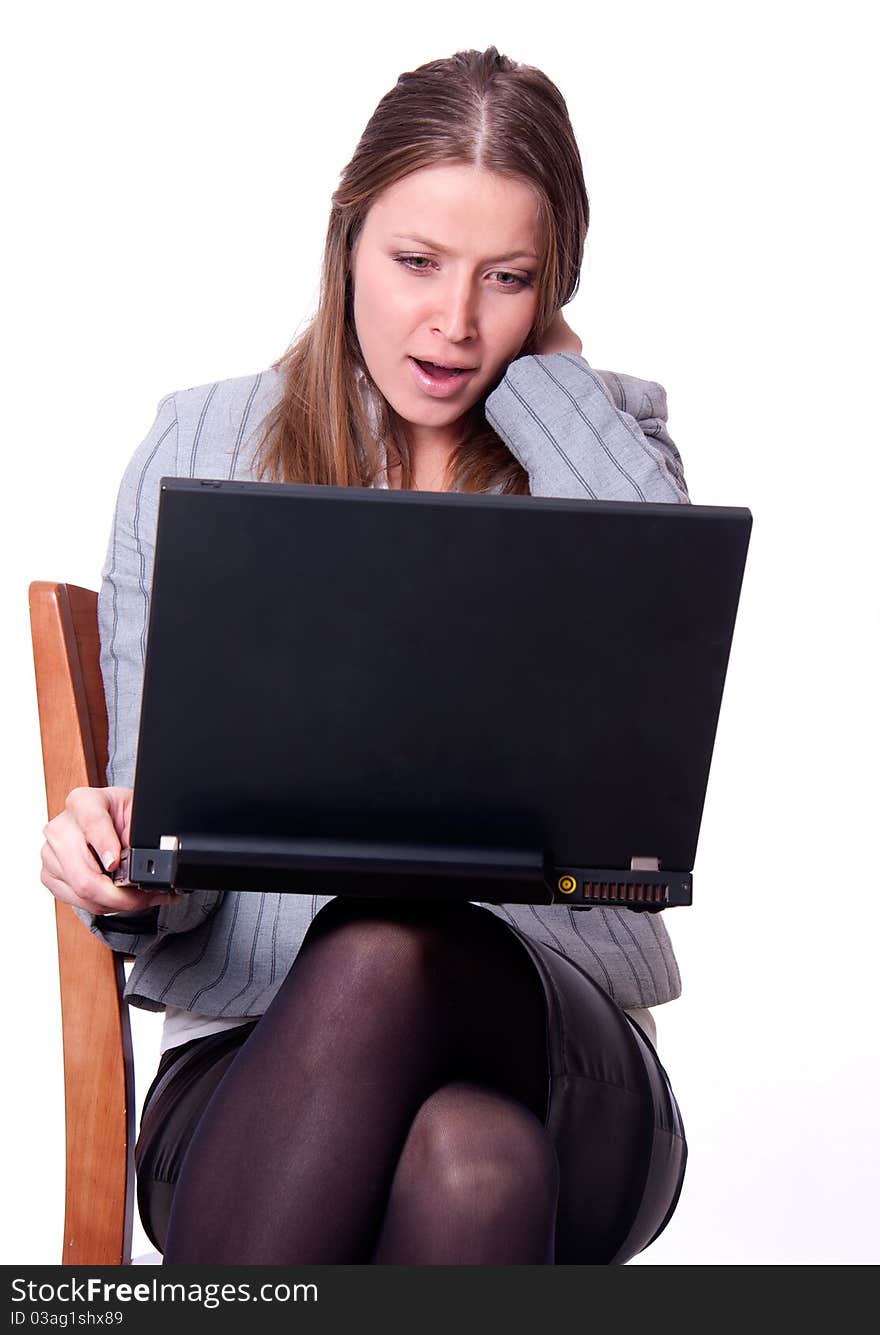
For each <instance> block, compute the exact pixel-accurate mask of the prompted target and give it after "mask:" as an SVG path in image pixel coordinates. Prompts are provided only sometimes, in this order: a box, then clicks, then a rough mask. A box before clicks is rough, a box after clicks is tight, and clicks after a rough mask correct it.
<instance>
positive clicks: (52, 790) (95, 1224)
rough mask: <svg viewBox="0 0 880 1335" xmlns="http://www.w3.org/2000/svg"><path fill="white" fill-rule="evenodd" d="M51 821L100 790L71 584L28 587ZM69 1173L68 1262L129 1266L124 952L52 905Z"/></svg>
mask: <svg viewBox="0 0 880 1335" xmlns="http://www.w3.org/2000/svg"><path fill="white" fill-rule="evenodd" d="M29 601H30V613H31V637H32V640H33V648H34V668H35V671H36V677H37V702H38V706H39V715H40V735H41V739H42V746H43V770H44V775H45V780H46V805H47V808H48V813H49V818H50V819H51V818H52V817H53V816H56V815H57V814H58V813H59V812H60V811H62V810H63V808H64V800H65V798H66V796H67V794H68V792H69V791H70V789H71V788H78V787H81V786H83V785H87V786H90V787H94V786H99V787H100V786H101V785H103V784H104V782H105V771H106V768H107V715H106V710H105V706H104V688H103V683H102V680H101V672H100V666H99V659H98V623H97V604H98V596H97V594H96V593H94V592H92V591H91V590H89V589H80V588H77V587H76V586H75V585H72V584H50V583H34V584H31V586H30V589H29ZM55 919H56V927H57V933H58V970H59V977H60V982H61V1028H62V1037H63V1043H64V1109H65V1126H66V1137H65V1138H66V1158H67V1180H66V1190H65V1207H64V1246H63V1250H62V1255H61V1261H62V1263H63V1264H65V1265H127V1264H128V1263H129V1261H130V1259H131V1226H132V1204H133V1189H134V1164H133V1146H134V1062H133V1057H132V1047H131V1029H130V1026H129V1018H128V1008H127V1006H126V1005H125V1004H124V1003H123V1001H122V989H123V985H124V981H125V978H124V972H123V964H124V962H125V958H126V957H125V956H124V955H121V954H117V953H116V952H114V951H111V950H108V949H107V947H106V946H105V945H103V944H102V943H101V942H100V941H98V940H97V939H96V938H95V937H94V936H92V935H91V933H90V932H89V931H88V930H87V929H86V927H85V926H84V925H83V923H81V922H80V920H79V919H78V918H77V916H76V914H75V913H74V911H73V909H72V908H70V907H69V905H67V904H60V903H56V905H55Z"/></svg>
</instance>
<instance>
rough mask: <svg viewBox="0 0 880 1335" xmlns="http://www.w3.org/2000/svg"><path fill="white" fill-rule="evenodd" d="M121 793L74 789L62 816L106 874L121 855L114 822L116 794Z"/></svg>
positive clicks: (118, 837)
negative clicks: (84, 842)
mask: <svg viewBox="0 0 880 1335" xmlns="http://www.w3.org/2000/svg"><path fill="white" fill-rule="evenodd" d="M121 791H124V790H118V789H116V790H114V789H107V788H74V789H72V791H71V792H69V793H68V794H67V799H66V801H65V803H64V810H65V812H66V813H67V814H68V815H69V816H70V817H71V818H72V819H73V821H74V823H75V825H76V826H77V827H78V829H79V830H80V831H81V832H82V834H83V835H84V836H85V840H86V842H87V843H89V844H91V845H92V847H93V848H94V850H95V853H96V854H97V856H98V859H99V860H100V863H101V865H102V867H103V868H104V869H105V870H106V871H109V870H110V869H111V868H112V867H115V866H116V865H117V863H118V862H119V856H120V853H121V852H122V843H121V839H120V833H121V831H119V830H118V829H117V820H119V821H121V813H118V812H117V810H116V808H117V800H116V794H117V793H118V792H121Z"/></svg>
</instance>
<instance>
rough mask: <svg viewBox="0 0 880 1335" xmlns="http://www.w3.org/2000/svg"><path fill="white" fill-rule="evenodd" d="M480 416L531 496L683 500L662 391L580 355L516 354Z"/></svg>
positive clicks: (678, 463)
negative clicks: (523, 475) (518, 468)
mask: <svg viewBox="0 0 880 1335" xmlns="http://www.w3.org/2000/svg"><path fill="white" fill-rule="evenodd" d="M486 420H487V421H488V422H489V424H490V426H492V427H493V428H494V429H495V431H497V432H498V434H499V435H500V436H501V438H502V439H503V440H504V441H505V443H506V444H507V446H508V448H509V449H510V451H511V452H512V454H513V455H514V456H515V457H516V459H517V460H518V461H519V462H520V463H521V464H522V466H523V468H525V470H526V472H527V473H528V475H529V481H530V489H531V493H532V495H533V496H562V497H579V496H582V497H589V498H591V499H592V500H606V501H660V502H670V503H673V504H676V503H677V504H686V503H687V501H688V492H687V486H686V484H685V479H684V472H683V470H682V464H681V458H680V456H679V453H678V450H677V449H676V448H675V445H674V444H673V443H672V439H671V437H670V436H669V433H668V431H667V429H666V392H665V390H664V389H663V387H662V385H658V384H655V383H654V382H653V381H646V380H638V379H636V378H635V377H634V376H625V375H618V374H616V373H614V372H611V371H594V370H593V368H592V367H591V366H590V365H589V363H588V362H586V361H585V360H584V359H583V357H577V356H575V355H574V353H569V352H554V353H547V354H542V355H536V356H529V357H520V358H518V359H517V360H516V361H514V362H511V364H510V366H509V367H508V368H507V372H506V374H505V376H504V379H503V380H502V381H501V383H500V384H499V385H498V386H497V388H496V389H495V390H493V392H492V393H491V394H490V395H489V397H488V399H487V400H486Z"/></svg>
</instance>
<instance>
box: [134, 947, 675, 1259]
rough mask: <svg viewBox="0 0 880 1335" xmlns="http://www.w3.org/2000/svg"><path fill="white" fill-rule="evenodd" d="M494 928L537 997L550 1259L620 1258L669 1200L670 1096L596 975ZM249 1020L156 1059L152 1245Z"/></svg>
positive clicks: (647, 1050) (144, 1137)
mask: <svg viewBox="0 0 880 1335" xmlns="http://www.w3.org/2000/svg"><path fill="white" fill-rule="evenodd" d="M505 926H506V928H507V930H508V931H510V932H512V933H513V934H514V935H515V936H516V937H517V939H518V940H519V941H521V942H522V944H523V946H524V947H525V949H526V950H527V951H528V954H529V956H530V958H531V960H532V962H533V964H534V966H535V968H536V969H537V971H538V974H539V977H540V979H541V983H542V985H543V990H544V997H545V1001H546V1011H547V1052H548V1063H549V1069H548V1072H547V1076H548V1098H547V1111H546V1115H545V1126H546V1127H547V1130H548V1132H549V1134H550V1136H551V1138H552V1140H553V1143H554V1146H555V1148H556V1153H557V1157H558V1160H559V1167H560V1191H559V1207H558V1214H557V1228H556V1263H557V1264H560V1265H580V1264H605V1265H623V1264H624V1263H625V1262H626V1261H628V1260H630V1259H631V1258H632V1257H633V1256H635V1255H636V1254H637V1253H638V1252H640V1251H642V1250H643V1249H644V1248H645V1247H647V1246H648V1245H649V1244H650V1243H651V1242H653V1241H654V1239H655V1238H656V1237H657V1236H658V1235H659V1234H660V1233H661V1232H662V1231H663V1229H664V1228H665V1227H666V1225H667V1223H668V1222H669V1220H670V1218H671V1217H672V1214H673V1211H674V1210H675V1207H676V1204H677V1203H678V1198H679V1194H680V1192H681V1187H682V1182H683V1179H684V1173H685V1164H686V1161H687V1143H686V1140H685V1134H684V1127H683V1125H682V1120H681V1114H680V1112H679V1108H678V1104H677V1102H676V1099H675V1095H674V1094H673V1092H672V1087H671V1085H670V1083H669V1079H668V1077H667V1075H666V1072H665V1071H664V1069H663V1067H662V1066H661V1064H660V1061H659V1059H658V1057H657V1054H656V1052H655V1050H654V1047H653V1045H652V1043H651V1042H650V1040H649V1039H648V1037H647V1036H646V1035H645V1034H644V1033H643V1031H642V1030H641V1029H640V1027H639V1026H638V1024H637V1023H636V1022H635V1020H633V1019H632V1018H631V1017H630V1016H628V1015H627V1014H626V1012H625V1011H623V1010H621V1008H620V1007H619V1006H618V1005H617V1004H616V1003H615V1002H614V1001H612V1000H611V998H610V997H609V996H608V994H607V993H606V992H605V991H603V989H602V988H601V987H600V986H599V984H598V983H597V982H595V981H594V980H593V979H592V978H591V977H590V976H589V975H588V974H586V973H584V972H583V970H581V969H580V968H579V967H578V966H577V965H576V964H573V963H572V962H571V961H570V960H569V959H567V958H566V957H565V956H564V955H563V954H561V953H560V952H559V951H558V950H556V949H555V948H554V947H553V946H551V945H548V944H544V943H543V942H538V941H534V940H532V939H531V938H530V937H527V936H525V935H524V934H523V933H521V932H519V931H518V930H517V929H516V928H515V927H513V926H511V925H509V924H505ZM257 1023H259V1021H258V1020H255V1021H254V1022H253V1023H249V1024H245V1025H239V1026H237V1027H236V1028H234V1029H226V1030H222V1031H221V1032H220V1033H216V1034H209V1035H207V1037H204V1038H195V1039H192V1040H191V1041H190V1042H188V1043H184V1044H181V1045H180V1046H179V1047H175V1048H171V1049H169V1051H167V1052H165V1053H164V1054H163V1056H162V1060H161V1062H160V1065H159V1070H158V1072H157V1075H156V1078H155V1080H154V1081H153V1084H152V1085H151V1087H150V1089H149V1091H148V1092H147V1096H146V1099H145V1101H144V1109H143V1114H142V1118H141V1130H140V1135H139V1137H138V1143H137V1147H136V1150H135V1164H136V1168H137V1194H138V1207H139V1210H140V1215H141V1220H142V1222H143V1226H144V1229H145V1231H146V1233H147V1235H148V1237H149V1238H150V1239H151V1241H152V1243H153V1245H154V1246H155V1247H156V1248H157V1249H158V1250H159V1251H162V1249H163V1246H164V1239H165V1236H166V1232H167V1227H168V1217H169V1212H170V1209H171V1200H172V1196H173V1193H174V1186H175V1183H176V1182H177V1178H178V1176H179V1173H180V1167H181V1164H182V1162H183V1157H184V1155H185V1153H186V1149H187V1147H188V1145H189V1142H190V1140H191V1138H192V1136H193V1133H194V1131H195V1129H196V1126H197V1124H198V1121H199V1118H200V1117H201V1115H202V1112H203V1111H204V1109H205V1107H206V1105H207V1103H208V1100H209V1098H210V1097H211V1094H212V1093H213V1091H214V1089H215V1088H216V1087H217V1085H218V1084H219V1083H220V1081H221V1079H222V1078H223V1075H224V1073H225V1071H226V1070H227V1068H228V1067H229V1065H230V1063H231V1062H232V1060H233V1059H234V1057H235V1055H236V1053H237V1052H238V1049H239V1048H240V1047H241V1046H242V1044H243V1043H245V1042H246V1040H247V1038H248V1036H249V1034H250V1033H251V1032H252V1030H253V1028H254V1025H256V1024H257ZM587 1221H589V1222H588V1223H587ZM585 1237H590V1238H591V1239H592V1240H593V1242H592V1245H591V1250H590V1254H585V1252H584V1245H583V1242H582V1239H583V1238H585ZM597 1238H599V1239H601V1241H600V1243H599V1244H598V1246H597V1244H596V1239H597Z"/></svg>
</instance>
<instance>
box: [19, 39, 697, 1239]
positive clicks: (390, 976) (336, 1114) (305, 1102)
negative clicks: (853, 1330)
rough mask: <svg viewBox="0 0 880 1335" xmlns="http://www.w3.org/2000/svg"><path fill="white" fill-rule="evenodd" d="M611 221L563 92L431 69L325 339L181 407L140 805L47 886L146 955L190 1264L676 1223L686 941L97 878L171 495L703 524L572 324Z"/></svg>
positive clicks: (67, 838)
mask: <svg viewBox="0 0 880 1335" xmlns="http://www.w3.org/2000/svg"><path fill="white" fill-rule="evenodd" d="M587 224H588V203H587V196H586V191H585V188H584V183H583V174H582V168H581V162H580V157H579V154H578V150H577V146H576V143H575V140H574V136H573V133H572V129H571V125H570V122H569V119H568V115H567V111H566V107H565V103H564V101H563V99H562V97H561V95H560V93H559V91H558V90H557V89H556V88H555V86H554V85H553V84H552V83H551V82H550V81H549V79H547V78H546V76H545V75H543V74H541V73H540V72H539V71H537V70H534V69H531V68H529V67H527V66H521V65H516V64H514V63H513V62H511V61H510V60H508V59H507V58H505V57H503V56H500V55H499V54H498V53H497V51H496V50H495V49H494V48H489V50H487V51H485V52H482V53H480V52H476V51H467V52H459V53H458V54H457V55H455V56H453V57H452V58H450V59H448V60H439V61H435V62H432V63H430V64H428V65H425V66H422V67H421V68H420V69H418V70H416V71H414V72H411V73H408V74H404V75H402V76H401V78H400V79H399V80H398V82H397V84H396V86H395V87H394V88H393V89H392V90H391V91H390V92H389V93H388V94H387V95H386V96H385V97H384V98H383V99H382V101H381V102H380V104H379V106H378V108H377V109H376V111H375V113H374V115H373V116H372V118H371V120H370V122H369V124H368V125H367V128H366V130H365V131H364V134H363V137H362V139H361V141H360V143H359V144H358V147H357V149H356V151H355V154H354V156H353V158H352V161H351V162H350V163H349V165H348V167H347V168H346V169H345V171H344V172H343V173H342V177H341V180H340V184H339V187H338V189H337V190H336V192H335V193H334V196H333V201H332V211H331V217H330V224H329V230H328V234H327V241H326V247H325V255H324V267H323V281H322V290H321V297H320V302H319V307H318V311H317V313H316V315H315V317H314V319H313V321H312V323H311V324H310V326H309V327H308V328H307V330H306V331H305V333H304V334H303V335H302V336H301V338H300V339H299V340H298V341H297V342H296V344H295V345H294V347H293V348H292V349H291V350H290V352H289V353H288V354H287V355H286V356H285V357H284V358H282V359H281V362H280V363H279V364H278V365H277V366H276V367H274V368H273V369H272V370H271V371H269V372H267V373H265V374H263V375H260V376H256V377H247V378H244V379H241V380H233V381H225V382H221V383H219V384H217V385H211V386H202V387H199V388H196V389H192V390H187V391H183V392H181V393H178V394H175V395H171V396H169V398H167V399H165V400H163V402H162V403H161V404H160V408H159V414H158V417H157V420H156V423H155V424H154V427H153V429H152V431H151V432H150V434H149V436H148V437H147V439H146V440H145V441H144V443H143V445H142V446H141V448H140V449H139V451H138V452H137V453H136V455H135V457H134V459H133V460H132V463H131V464H130V465H129V468H128V470H127V472H126V475H125V477H124V479H123V483H122V487H121V490H120V496H119V503H118V506H117V513H116V520H115V524H114V530H113V535H112V537H111V542H110V548H109V551H108V558H107V563H106V566H105V571H104V582H103V585H102V590H101V598H100V604H99V616H100V624H101V635H102V669H103V672H104V680H105V688H106V696H107V706H108V718H109V724H110V765H109V767H108V780H109V783H110V786H109V787H107V788H105V789H95V790H86V789H80V790H76V791H75V792H74V793H72V794H71V795H70V797H69V799H68V803H67V809H66V811H65V812H64V813H63V814H62V815H60V816H59V817H57V818H56V819H55V820H53V821H51V822H50V823H49V825H48V826H47V827H46V832H45V833H46V844H45V845H44V849H43V881H44V883H45V884H46V885H47V886H48V888H49V889H50V890H51V891H52V892H53V894H55V895H56V896H57V897H58V898H59V899H62V900H65V901H66V902H68V903H71V904H73V905H74V906H75V907H76V908H77V909H78V911H80V913H81V915H82V916H83V917H84V919H85V920H86V921H87V922H88V924H89V926H90V928H91V930H92V931H94V932H95V933H97V934H98V935H99V936H101V937H102V939H104V940H105V941H106V942H107V943H108V944H109V945H111V946H113V947H114V948H116V949H122V950H126V951H128V952H130V953H132V954H134V955H135V956H136V962H135V965H134V968H133V971H132V974H131V977H130V979H129V983H128V989H127V994H128V996H129V999H130V1000H131V1001H132V1002H133V1003H135V1004H138V1005H141V1006H145V1007H146V1008H148V1009H154V1010H161V1009H163V1008H164V1009H165V1011H166V1020H165V1032H164V1038H163V1055H162V1061H161V1064H160V1068H159V1072H158V1075H157V1077H156V1080H155V1081H154V1084H153V1086H152V1087H151V1089H150V1091H149V1093H148V1096H147V1099H146V1102H145V1107H144V1113H143V1119H142V1125H141V1132H140V1137H139V1141H138V1147H137V1156H136V1157H137V1165H138V1199H139V1205H140V1210H141V1214H142V1218H143V1220H144V1225H145V1228H146V1229H147V1232H148V1233H149V1235H150V1236H151V1237H152V1239H153V1240H154V1242H155V1243H156V1245H157V1246H158V1247H160V1249H161V1250H163V1252H164V1256H165V1260H166V1261H167V1262H215V1263H218V1262H228V1263H232V1262H237V1263H245V1262H249V1263H254V1262H258V1263H276V1264H290V1263H305V1262H373V1263H377V1264H381V1263H397V1264H443V1263H446V1264H453V1263H465V1264H512V1263H546V1264H549V1263H553V1262H562V1263H572V1262H600V1263H618V1264H619V1263H622V1262H624V1261H626V1260H627V1259H629V1258H630V1257H631V1256H633V1255H634V1254H635V1253H636V1252H637V1251H639V1250H640V1249H641V1248H643V1247H644V1246H646V1245H647V1244H648V1243H649V1242H650V1241H651V1240H652V1239H653V1237H654V1236H656V1234H657V1233H658V1232H659V1231H660V1230H661V1229H662V1228H663V1227H664V1226H665V1223H666V1222H667V1220H668V1218H669V1217H670V1216H671V1213H672V1211H673V1209H674V1207H675V1203H676V1201H677V1199H678V1193H679V1191H680V1188H681V1181H682V1177H683V1173H684V1164H685V1158H686V1147H685V1141H684V1133H683V1130H682V1126H681V1119H680V1116H679V1113H678V1108H677V1105H676V1103H675V1099H674V1096H673V1094H672V1091H671V1088H670V1087H669V1084H668V1081H667V1079H666V1077H665V1073H664V1072H663V1070H662V1067H661V1066H660V1064H659V1062H658V1060H657V1057H656V1054H655V1052H654V1049H653V1047H652V1044H651V1041H650V1036H652V1035H653V1022H652V1020H651V1017H650V1014H649V1008H650V1007H651V1006H652V1005H656V1004H660V1003H662V1002H664V1001H668V1000H670V999H671V998H672V997H674V996H677V995H678V992H679V990H680V984H679V978H678V970H677V967H676V963H675V958H674V955H673V953H672V949H671V946H670V944H669V941H668V937H667V936H666V933H665V929H664V927H663V924H662V921H661V919H660V918H659V917H655V916H654V915H652V914H640V915H635V914H629V913H625V912H618V913H615V912H614V911H611V910H608V911H604V910H594V911H592V912H590V913H586V914H580V915H575V914H573V913H572V912H571V911H569V910H565V909H546V908H545V909H540V910H538V909H532V908H529V907H523V906H503V907H500V906H478V905H472V904H464V903H463V904H454V905H448V904H445V905H431V904H419V905H417V906H413V905H408V904H406V903H402V902H394V901H390V900H389V901H365V900H357V899H351V900H349V899H345V898H337V899H334V900H332V901H329V902H327V901H319V900H318V898H317V897H312V898H309V897H307V896H301V895H255V894H250V895H249V894H247V893H244V894H241V895H239V894H231V893H226V894H225V895H221V894H219V893H215V892H207V891H206V892H202V893H198V892H197V893H195V894H193V895H190V896H187V897H185V898H184V899H182V900H181V901H180V902H176V901H175V899H174V897H173V896H168V895H148V896H144V895H143V894H141V893H140V892H134V891H132V890H126V889H124V888H120V887H117V886H114V885H113V884H112V883H111V882H110V881H109V880H108V879H107V878H106V877H105V876H102V875H101V873H100V870H99V869H97V868H96V867H95V863H94V859H93V857H92V853H91V851H90V846H91V849H94V850H97V851H98V854H99V856H100V860H101V861H102V862H103V865H104V867H105V868H108V869H110V868H112V867H114V866H115V865H116V864H117V862H118V858H119V854H120V849H121V847H122V846H123V845H124V844H125V842H126V839H127V835H128V821H129V812H130V804H131V789H130V784H131V782H132V774H133V767H134V765H133V762H134V748H135V743H136V736H137V716H138V709H139V695H140V684H141V675H142V671H143V649H144V641H145V631H146V610H147V604H148V598H149V585H148V581H149V571H150V568H151V559H152V547H153V542H154V533H155V515H156V507H157V499H158V498H157V483H158V479H159V478H160V477H162V476H164V475H168V474H174V473H180V474H184V475H199V476H207V477H216V476H232V477H243V478H244V477H250V478H254V477H258V478H263V479H266V480H279V479H280V480H285V481H295V482H312V483H331V484H337V485H351V486H388V487H414V488H417V489H422V490H431V489H436V490H444V489H456V490H459V491H471V492H477V491H496V492H501V493H515V492H516V493H528V492H531V493H532V494H533V495H555V496H578V497H586V498H597V497H598V498H603V499H627V500H633V499H641V500H655V501H656V500H659V501H668V502H672V503H677V502H686V501H687V492H686V489H685V485H684V479H683V476H682V473H681V466H680V460H679V458H678V454H677V452H676V450H675V447H674V446H673V444H672V442H671V441H670V439H669V437H668V435H667V433H666V430H665V402H664V395H663V391H662V389H661V388H660V387H659V386H657V385H653V384H648V383H645V382H642V381H637V380H634V379H633V378H631V377H626V376H614V375H608V374H604V375H602V376H600V375H599V374H597V373H596V372H594V371H593V370H592V369H591V368H590V367H589V365H588V364H587V362H586V361H585V360H584V359H583V358H581V357H580V355H579V354H580V352H581V343H580V340H579V339H578V338H577V336H576V335H575V334H574V333H573V332H572V331H571V330H570V329H569V328H568V326H567V324H566V322H565V320H564V319H563V316H562V307H563V306H564V305H565V303H566V302H567V301H568V300H570V298H571V297H572V295H573V294H574V292H575V291H576V290H577V285H578V280H579V273H580V265H581V261H582V256H583V245H584V239H585V236H586V230H587ZM391 698H392V693H391V692H389V699H391ZM387 707H389V708H391V707H393V704H391V703H389V704H388V706H387ZM110 914H113V915H114V916H109V915H110Z"/></svg>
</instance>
